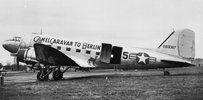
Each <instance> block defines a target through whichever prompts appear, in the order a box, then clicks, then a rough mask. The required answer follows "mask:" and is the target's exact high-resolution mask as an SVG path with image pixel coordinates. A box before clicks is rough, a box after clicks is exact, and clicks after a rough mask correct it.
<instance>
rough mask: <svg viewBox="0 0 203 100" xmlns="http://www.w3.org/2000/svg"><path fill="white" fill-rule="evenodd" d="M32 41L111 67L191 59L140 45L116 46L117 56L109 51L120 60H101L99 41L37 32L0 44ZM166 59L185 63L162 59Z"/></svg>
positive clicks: (21, 44)
mask: <svg viewBox="0 0 203 100" xmlns="http://www.w3.org/2000/svg"><path fill="white" fill-rule="evenodd" d="M35 43H41V44H45V45H49V46H51V47H53V48H55V49H57V50H58V51H60V52H62V53H63V54H65V55H66V56H67V57H70V58H71V57H76V58H78V59H82V60H83V61H86V62H87V63H88V66H90V67H94V68H103V69H111V68H115V67H116V68H118V69H155V68H172V67H185V66H186V65H188V64H189V63H191V62H190V61H189V60H185V59H182V58H181V57H178V56H172V55H168V54H164V53H161V52H158V51H157V50H156V49H143V48H134V47H126V46H119V47H121V48H122V51H121V52H120V53H117V54H116V55H120V56H117V58H116V57H115V56H116V55H111V58H115V59H114V60H115V61H116V60H117V59H118V60H119V63H117V64H111V63H103V62H101V60H100V55H101V50H102V45H101V44H102V43H97V42H88V41H80V40H72V39H68V38H58V37H52V36H46V35H37V34H32V35H31V36H28V37H25V38H24V37H22V38H20V40H14V39H13V40H7V41H6V42H5V43H4V44H3V47H4V48H5V49H6V50H8V51H9V52H11V53H16V52H17V51H18V49H19V48H31V49H33V45H34V44H35ZM9 45H10V46H12V47H10V46H9ZM112 45H113V44H112ZM34 55H35V54H34ZM32 59H35V60H36V57H34V56H33V55H32ZM165 60H167V61H175V62H184V63H171V62H164V61H165ZM117 62H118V61H117ZM184 64H185V65H184Z"/></svg>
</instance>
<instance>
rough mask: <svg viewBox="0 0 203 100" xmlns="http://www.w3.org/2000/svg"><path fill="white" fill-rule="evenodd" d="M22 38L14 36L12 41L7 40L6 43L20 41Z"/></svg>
mask: <svg viewBox="0 0 203 100" xmlns="http://www.w3.org/2000/svg"><path fill="white" fill-rule="evenodd" d="M21 38H22V37H18V36H15V37H13V39H8V40H6V41H20V40H21Z"/></svg>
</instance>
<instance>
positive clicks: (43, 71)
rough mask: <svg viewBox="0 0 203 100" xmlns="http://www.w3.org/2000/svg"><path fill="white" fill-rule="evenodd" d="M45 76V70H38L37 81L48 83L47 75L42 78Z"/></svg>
mask: <svg viewBox="0 0 203 100" xmlns="http://www.w3.org/2000/svg"><path fill="white" fill-rule="evenodd" d="M46 74H47V70H46V69H42V70H40V72H38V73H37V80H38V81H48V80H49V75H47V76H45V77H43V76H44V75H46Z"/></svg>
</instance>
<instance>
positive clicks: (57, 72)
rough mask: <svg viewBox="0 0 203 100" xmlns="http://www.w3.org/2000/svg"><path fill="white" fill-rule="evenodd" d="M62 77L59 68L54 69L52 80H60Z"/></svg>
mask: <svg viewBox="0 0 203 100" xmlns="http://www.w3.org/2000/svg"><path fill="white" fill-rule="evenodd" d="M62 78H63V73H62V72H61V71H60V70H56V71H54V73H53V79H54V80H61V79H62Z"/></svg>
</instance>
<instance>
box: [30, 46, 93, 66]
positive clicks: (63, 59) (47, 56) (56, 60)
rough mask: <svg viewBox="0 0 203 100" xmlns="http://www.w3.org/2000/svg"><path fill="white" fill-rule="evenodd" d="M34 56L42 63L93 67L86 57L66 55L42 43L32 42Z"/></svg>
mask: <svg viewBox="0 0 203 100" xmlns="http://www.w3.org/2000/svg"><path fill="white" fill-rule="evenodd" d="M34 49H35V53H36V58H37V60H38V61H40V62H41V63H43V64H47V65H53V66H54V65H61V66H80V67H95V66H93V65H90V64H88V59H87V60H85V59H80V58H79V57H74V56H70V55H69V56H68V55H65V54H64V53H62V52H61V51H59V50H57V49H55V48H53V47H51V46H48V45H44V44H34Z"/></svg>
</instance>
